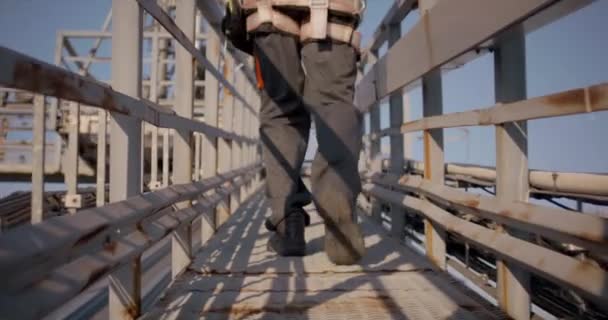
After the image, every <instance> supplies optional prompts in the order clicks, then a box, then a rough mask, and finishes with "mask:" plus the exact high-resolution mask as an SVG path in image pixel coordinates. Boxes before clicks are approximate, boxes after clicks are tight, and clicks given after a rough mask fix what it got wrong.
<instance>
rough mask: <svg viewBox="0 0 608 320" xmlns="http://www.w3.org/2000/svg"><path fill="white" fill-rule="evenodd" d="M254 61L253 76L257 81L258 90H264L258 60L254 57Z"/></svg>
mask: <svg viewBox="0 0 608 320" xmlns="http://www.w3.org/2000/svg"><path fill="white" fill-rule="evenodd" d="M254 59H255V76H256V78H257V80H258V89H260V90H263V89H264V78H262V67H261V66H260V58H258V56H254Z"/></svg>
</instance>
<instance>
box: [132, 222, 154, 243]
mask: <svg viewBox="0 0 608 320" xmlns="http://www.w3.org/2000/svg"><path fill="white" fill-rule="evenodd" d="M135 228H136V229H137V231H139V232H140V233H141V234H142V235H143V236H144V238H146V241H147V242H152V241H153V239H152V238H151V237H150V235H149V234H148V233H147V232H146V230H145V229H144V226H143V224H142V223H141V222H138V223H137V224H136V225H135Z"/></svg>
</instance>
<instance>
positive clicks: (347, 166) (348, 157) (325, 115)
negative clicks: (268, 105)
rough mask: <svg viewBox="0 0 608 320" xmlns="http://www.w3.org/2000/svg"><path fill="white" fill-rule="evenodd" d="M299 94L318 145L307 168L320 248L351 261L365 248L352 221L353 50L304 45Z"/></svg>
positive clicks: (355, 181)
mask: <svg viewBox="0 0 608 320" xmlns="http://www.w3.org/2000/svg"><path fill="white" fill-rule="evenodd" d="M302 61H303V64H304V69H305V72H306V83H305V86H304V97H305V98H304V100H305V104H306V106H307V108H308V109H309V111H310V113H311V115H312V117H313V120H314V121H315V126H316V131H317V140H318V143H319V151H318V153H317V155H316V157H315V159H314V162H313V168H312V179H311V180H312V189H313V195H314V200H315V205H316V206H317V209H318V210H319V214H321V216H322V217H323V219H324V221H325V251H326V253H327V255H328V257H329V258H330V259H331V260H332V261H333V262H334V263H337V264H352V263H355V262H356V261H357V260H359V259H360V258H361V256H362V255H363V254H364V251H365V245H364V243H363V237H362V235H361V230H360V228H359V225H358V224H357V222H356V217H355V201H356V198H357V196H358V195H359V193H360V192H361V181H360V178H359V172H358V167H357V164H358V161H359V153H360V151H361V134H362V131H361V130H362V127H361V125H362V116H361V113H360V112H359V111H358V110H357V109H356V108H355V106H354V104H353V96H354V85H355V78H356V75H357V71H356V53H355V51H354V49H353V48H352V47H351V46H350V45H347V44H341V43H332V42H330V41H324V42H312V43H309V44H306V45H304V47H303V49H302Z"/></svg>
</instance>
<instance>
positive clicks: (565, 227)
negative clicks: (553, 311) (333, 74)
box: [356, 0, 608, 319]
mask: <svg viewBox="0 0 608 320" xmlns="http://www.w3.org/2000/svg"><path fill="white" fill-rule="evenodd" d="M589 3H590V1H550V0H535V1H530V0H512V1H501V0H463V1H435V0H419V1H408V0H404V1H395V3H394V4H393V6H392V8H391V9H390V10H389V12H388V14H387V15H386V17H385V18H384V19H383V21H382V22H381V24H380V26H379V27H378V28H377V31H376V33H375V34H374V36H373V38H372V41H371V43H370V45H369V46H368V47H367V51H366V52H364V54H363V64H362V67H361V75H360V81H359V83H358V86H357V93H356V100H357V105H358V107H359V108H360V109H361V110H362V111H363V112H369V119H370V130H369V132H367V135H366V138H365V142H367V150H366V153H367V175H366V176H365V177H364V193H365V194H366V195H367V199H368V200H369V202H367V201H364V200H362V201H363V202H362V205H363V207H364V208H365V209H366V211H367V212H368V214H369V215H371V216H372V217H374V218H375V219H376V220H377V221H379V222H382V223H386V222H387V221H386V220H387V219H388V220H390V222H389V223H390V230H391V234H393V235H394V236H395V237H399V238H400V239H403V237H404V236H406V233H407V232H411V230H413V229H414V228H416V226H415V225H414V224H413V223H414V222H416V223H418V226H419V225H423V226H424V227H423V228H420V227H417V228H418V232H422V233H423V235H422V236H420V238H417V239H416V241H419V242H421V243H423V246H424V247H422V249H421V251H423V252H425V253H426V255H427V256H428V258H429V259H430V260H432V261H433V262H434V263H435V264H436V265H437V266H438V267H439V268H441V269H444V270H449V269H454V268H453V267H454V266H459V268H460V270H463V269H465V268H462V263H461V262H459V261H457V259H455V258H454V256H453V255H451V254H449V252H448V251H449V250H450V248H449V246H450V245H451V246H452V247H451V250H454V245H457V244H458V245H459V244H464V245H463V247H464V246H466V255H467V259H468V254H469V247H473V248H476V250H478V251H482V252H485V253H487V254H488V256H491V257H495V268H496V271H495V272H496V280H495V281H496V282H493V281H489V280H488V279H483V278H481V277H479V276H478V275H475V273H474V272H469V274H467V275H466V276H470V277H474V278H475V277H476V279H475V280H474V281H473V282H475V283H477V284H481V286H482V287H484V291H485V292H486V293H487V295H488V296H490V298H491V299H496V301H497V303H498V304H499V305H500V306H501V308H502V309H503V310H505V311H506V312H507V313H508V314H509V315H510V316H512V317H513V318H515V319H530V317H531V315H532V314H533V312H536V311H538V309H535V306H534V305H533V304H532V301H531V297H532V289H531V279H532V278H533V277H534V279H537V278H538V279H543V281H547V282H548V283H552V284H553V285H556V286H559V287H563V288H565V289H566V290H572V291H573V292H575V294H576V295H579V296H580V297H582V300H583V301H585V304H586V305H590V306H592V308H594V309H595V310H603V312H606V311H607V310H608V309H606V301H608V273H606V260H605V257H606V254H607V253H608V251H607V249H606V248H608V246H607V245H608V220H607V219H605V218H603V217H599V216H593V215H587V214H583V213H580V212H574V211H569V210H565V209H561V208H553V207H547V206H541V205H536V204H532V203H528V202H527V200H528V197H529V193H530V188H531V183H532V185H533V186H536V187H537V192H538V189H541V190H540V191H543V190H542V189H543V188H544V191H545V192H546V193H548V194H550V195H551V194H552V195H554V196H566V197H570V198H573V199H578V200H581V199H582V200H581V201H590V202H593V201H598V202H602V203H604V202H603V201H605V196H606V194H607V192H608V191H607V188H606V182H608V180H607V179H606V177H607V176H606V175H601V174H568V173H543V172H537V171H530V170H529V168H528V161H527V150H528V146H527V138H528V137H527V129H526V121H527V120H531V119H539V118H548V117H558V116H566V115H573V114H581V113H587V112H596V111H600V110H607V109H608V84H604V83H602V84H597V85H594V86H590V87H585V88H580V89H575V90H570V91H566V92H560V93H556V94H552V95H548V96H545V97H540V98H534V99H527V97H526V75H525V34H526V33H527V32H530V31H532V30H536V29H538V28H539V27H541V26H543V25H545V24H547V23H549V22H551V21H554V20H557V19H559V18H561V17H562V16H564V15H566V14H568V13H570V12H573V11H575V10H577V9H579V8H581V7H584V6H586V5H587V4H589ZM416 9H418V13H419V15H420V18H419V19H418V22H417V23H415V24H414V25H413V27H412V28H411V29H410V31H409V32H408V33H406V34H404V35H403V36H401V22H402V21H403V19H404V18H405V17H406V16H408V15H410V14H411V12H413V11H414V10H416ZM387 42H388V50H387V51H386V54H384V55H383V56H382V57H380V56H379V50H380V49H381V48H382V46H383V45H384V44H385V43H387ZM488 52H493V54H494V61H495V64H494V65H495V79H496V83H495V88H496V105H494V106H490V107H488V108H486V109H480V110H473V111H467V112H461V113H453V114H442V113H443V107H442V75H443V74H445V73H447V72H449V71H450V70H452V69H454V67H456V66H461V65H463V64H466V63H467V62H468V61H470V60H473V59H475V58H477V57H479V56H481V55H484V54H486V53H488ZM417 86H422V96H423V116H424V118H422V119H421V120H417V121H411V122H406V123H402V122H403V120H402V119H403V112H404V111H403V92H404V91H407V90H410V89H412V88H414V87H417ZM385 98H388V103H389V108H390V111H389V112H390V116H389V118H390V127H389V128H388V129H385V130H381V129H380V111H379V109H380V108H379V105H380V104H381V103H383V101H384V99H385ZM466 126H494V127H495V128H496V144H497V146H496V147H497V148H496V159H497V164H496V168H495V169H488V168H481V167H474V168H467V169H468V170H464V169H463V168H462V167H458V168H455V167H454V166H453V165H452V167H451V170H452V171H451V172H448V173H451V174H452V176H451V177H450V179H451V181H452V183H451V184H450V186H448V185H446V167H447V168H448V169H447V170H450V165H447V166H446V164H445V161H444V149H443V146H444V139H443V129H445V128H453V127H466ZM411 132H423V141H424V160H423V161H422V163H414V164H413V165H412V163H411V162H410V163H406V159H405V158H406V157H404V147H403V145H404V142H403V134H405V133H411ZM382 137H390V160H389V161H388V165H387V166H386V167H387V168H384V167H383V165H382V162H383V161H382V156H381V152H380V150H381V148H380V139H381V138H382ZM404 168H405V170H404ZM490 171H491V172H490ZM462 173H464V174H462ZM488 173H491V174H490V176H488V177H485V176H484V177H483V178H484V180H482V183H477V185H478V186H479V185H481V186H484V185H485V184H484V183H483V181H485V183H490V185H491V186H492V187H495V192H496V195H494V196H482V195H479V194H473V193H468V192H465V191H463V190H459V189H457V188H458V187H459V186H465V187H466V186H469V185H471V184H473V185H476V182H478V181H480V179H475V176H477V177H480V176H483V175H484V174H486V175H487V174H488ZM532 175H534V177H533V178H532V177H531V176H532ZM467 177H469V178H471V177H472V178H473V179H469V180H468V181H467V180H466V178H467ZM547 179H548V180H547ZM548 184H549V185H548ZM551 184H552V186H551ZM387 215H388V217H386V216H387ZM412 216H416V217H419V218H416V219H417V220H415V221H412ZM406 230H409V231H407V232H406ZM549 243H552V244H558V245H548V244H549ZM562 247H575V248H577V249H576V250H572V251H567V250H560V248H562ZM573 252H574V253H573ZM581 252H582V253H583V254H580V253H581ZM492 263H494V262H492ZM488 288H489V289H488Z"/></svg>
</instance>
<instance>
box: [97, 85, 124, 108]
mask: <svg viewBox="0 0 608 320" xmlns="http://www.w3.org/2000/svg"><path fill="white" fill-rule="evenodd" d="M113 96H114V95H113V90H112V89H111V88H105V89H104V90H103V99H102V100H101V106H100V107H102V108H104V109H106V110H108V111H111V112H118V113H122V114H129V110H128V109H125V108H121V107H119V106H118V105H117V104H116V101H115V100H114V97H113Z"/></svg>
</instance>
